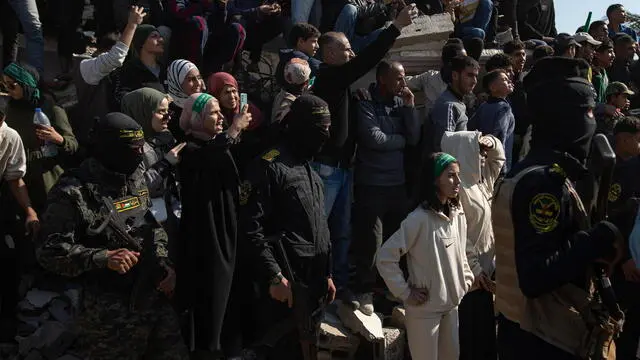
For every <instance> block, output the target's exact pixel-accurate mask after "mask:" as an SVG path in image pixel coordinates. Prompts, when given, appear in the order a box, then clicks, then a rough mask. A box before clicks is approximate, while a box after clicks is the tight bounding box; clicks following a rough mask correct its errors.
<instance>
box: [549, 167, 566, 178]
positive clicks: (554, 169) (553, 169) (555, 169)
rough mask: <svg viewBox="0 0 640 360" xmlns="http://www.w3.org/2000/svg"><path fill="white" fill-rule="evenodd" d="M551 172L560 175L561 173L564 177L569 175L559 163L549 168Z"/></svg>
mask: <svg viewBox="0 0 640 360" xmlns="http://www.w3.org/2000/svg"><path fill="white" fill-rule="evenodd" d="M549 172H550V173H552V174H558V175H560V176H562V177H565V178H566V177H567V173H566V172H565V171H564V169H563V168H562V167H560V165H558V164H553V165H551V169H550V170H549Z"/></svg>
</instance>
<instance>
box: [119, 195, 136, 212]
mask: <svg viewBox="0 0 640 360" xmlns="http://www.w3.org/2000/svg"><path fill="white" fill-rule="evenodd" d="M139 206H140V200H139V199H138V197H137V196H134V197H130V198H128V199H124V200H120V201H116V202H114V203H113V207H114V208H115V209H116V211H117V212H123V211H128V210H131V209H135V208H137V207H139Z"/></svg>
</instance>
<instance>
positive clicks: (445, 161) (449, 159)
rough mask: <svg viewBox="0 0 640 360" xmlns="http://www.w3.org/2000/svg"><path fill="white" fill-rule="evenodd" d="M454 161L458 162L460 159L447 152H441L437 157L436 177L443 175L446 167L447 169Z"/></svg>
mask: <svg viewBox="0 0 640 360" xmlns="http://www.w3.org/2000/svg"><path fill="white" fill-rule="evenodd" d="M454 162H458V160H456V158H454V157H453V156H451V155H449V154H447V153H442V154H440V155H439V156H438V157H437V158H436V166H435V169H434V170H435V175H436V177H439V176H440V175H442V172H443V171H444V169H446V168H447V167H448V166H449V165H451V164H453V163H454Z"/></svg>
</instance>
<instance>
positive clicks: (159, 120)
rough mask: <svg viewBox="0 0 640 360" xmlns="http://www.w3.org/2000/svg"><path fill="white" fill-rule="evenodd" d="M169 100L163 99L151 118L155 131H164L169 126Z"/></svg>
mask: <svg viewBox="0 0 640 360" xmlns="http://www.w3.org/2000/svg"><path fill="white" fill-rule="evenodd" d="M169 120H171V116H169V100H168V99H167V98H164V99H162V101H160V104H159V105H158V108H157V109H156V111H154V112H153V117H152V118H151V127H152V128H153V130H154V131H155V132H162V131H165V130H167V129H168V128H169Z"/></svg>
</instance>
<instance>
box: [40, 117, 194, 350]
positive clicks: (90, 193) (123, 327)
mask: <svg viewBox="0 0 640 360" xmlns="http://www.w3.org/2000/svg"><path fill="white" fill-rule="evenodd" d="M143 145H144V135H143V132H142V128H141V127H140V125H138V124H137V123H136V122H135V121H134V120H133V119H131V118H130V117H128V116H127V115H124V114H121V113H110V114H107V115H105V116H104V118H103V119H102V120H101V121H100V122H99V123H98V124H97V125H96V128H95V129H94V131H93V133H92V149H91V154H92V157H90V158H88V159H87V160H85V161H84V162H83V163H82V164H81V165H80V167H79V168H78V169H74V170H72V171H70V172H67V173H65V174H64V176H63V177H62V178H61V179H60V181H59V182H58V183H57V184H56V185H55V187H54V188H53V189H52V190H51V192H50V193H49V198H48V204H47V209H46V211H45V213H44V214H43V216H42V228H41V231H40V240H39V241H38V244H36V245H37V247H36V249H37V250H36V257H37V259H38V262H39V263H40V265H42V267H44V268H45V269H46V270H48V271H50V272H53V273H55V274H58V275H62V276H64V277H67V278H69V280H70V281H74V282H80V283H82V284H83V285H84V299H83V305H84V306H83V308H84V309H83V311H82V312H81V313H80V314H79V315H78V318H77V319H76V320H77V327H78V329H79V332H78V337H77V339H76V341H75V343H74V345H73V346H72V348H71V349H70V351H71V352H72V353H73V354H76V355H79V356H81V357H82V358H85V359H92V360H103V359H104V360H107V359H113V360H123V359H132V360H133V359H140V358H146V359H180V360H182V359H187V358H188V355H187V352H186V346H185V344H184V342H183V341H182V337H181V336H180V327H179V324H178V318H177V315H176V314H175V313H174V311H173V308H172V307H171V306H170V305H169V302H168V301H167V299H166V297H165V295H171V293H172V292H173V287H174V284H175V273H174V271H173V269H172V268H171V264H170V261H169V259H168V256H167V240H168V238H167V234H166V233H165V231H164V230H163V229H162V227H161V226H160V225H159V224H158V223H157V222H156V221H155V218H154V217H153V215H151V213H150V211H149V207H148V206H149V202H150V201H149V191H148V190H147V186H146V185H145V179H144V175H143V173H144V168H143V166H142V147H143Z"/></svg>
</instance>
